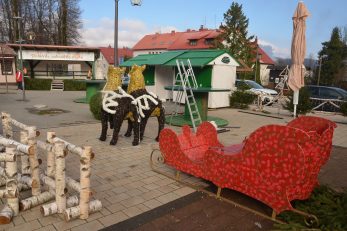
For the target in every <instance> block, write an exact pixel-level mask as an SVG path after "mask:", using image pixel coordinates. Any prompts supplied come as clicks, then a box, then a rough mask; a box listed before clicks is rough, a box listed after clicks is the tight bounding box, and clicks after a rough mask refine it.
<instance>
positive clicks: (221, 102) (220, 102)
mask: <svg viewBox="0 0 347 231" xmlns="http://www.w3.org/2000/svg"><path fill="white" fill-rule="evenodd" d="M235 80H236V66H227V65H214V66H213V69H212V80H211V81H212V82H211V87H212V88H226V89H232V88H233V87H234V85H235ZM229 95H230V91H228V92H210V93H209V98H208V107H209V108H220V107H229Z"/></svg>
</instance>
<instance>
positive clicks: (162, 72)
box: [154, 66, 174, 99]
mask: <svg viewBox="0 0 347 231" xmlns="http://www.w3.org/2000/svg"><path fill="white" fill-rule="evenodd" d="M154 76H155V77H154V78H155V80H154V81H155V93H156V94H157V95H158V96H159V98H160V99H171V98H172V92H171V91H168V90H165V89H164V87H165V86H171V85H172V83H173V79H174V78H173V77H174V69H173V68H172V67H169V66H156V67H155V73H154Z"/></svg>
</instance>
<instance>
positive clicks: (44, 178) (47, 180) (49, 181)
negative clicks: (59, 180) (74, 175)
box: [40, 173, 55, 189]
mask: <svg viewBox="0 0 347 231" xmlns="http://www.w3.org/2000/svg"><path fill="white" fill-rule="evenodd" d="M40 179H41V181H42V183H43V184H45V185H47V186H48V187H49V188H50V189H55V181H54V180H53V179H52V178H50V177H49V176H46V175H45V174H43V173H41V174H40Z"/></svg>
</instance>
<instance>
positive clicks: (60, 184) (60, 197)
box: [53, 141, 67, 213]
mask: <svg viewBox="0 0 347 231" xmlns="http://www.w3.org/2000/svg"><path fill="white" fill-rule="evenodd" d="M53 150H54V154H55V163H56V169H55V201H56V203H57V206H58V213H63V212H64V211H65V209H66V192H67V189H66V188H65V149H64V143H63V142H61V141H57V142H55V143H54V146H53Z"/></svg>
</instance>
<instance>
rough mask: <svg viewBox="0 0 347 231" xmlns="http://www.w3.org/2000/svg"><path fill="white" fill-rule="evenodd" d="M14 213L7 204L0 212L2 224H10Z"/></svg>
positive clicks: (0, 222)
mask: <svg viewBox="0 0 347 231" xmlns="http://www.w3.org/2000/svg"><path fill="white" fill-rule="evenodd" d="M13 215H14V214H13V211H12V209H11V208H10V207H9V206H8V205H5V206H4V208H3V209H2V210H1V212H0V224H9V223H10V222H11V220H12V217H13Z"/></svg>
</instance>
